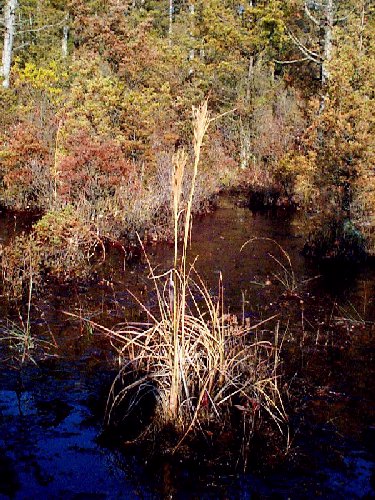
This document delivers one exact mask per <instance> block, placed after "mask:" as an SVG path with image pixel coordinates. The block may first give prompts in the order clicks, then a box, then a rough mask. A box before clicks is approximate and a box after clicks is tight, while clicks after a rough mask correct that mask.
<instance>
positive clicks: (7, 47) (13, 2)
mask: <svg viewBox="0 0 375 500" xmlns="http://www.w3.org/2000/svg"><path fill="white" fill-rule="evenodd" d="M17 3H18V0H7V3H6V5H5V8H4V26H5V33H4V47H3V56H2V67H1V75H2V76H3V78H4V80H3V87H5V88H9V80H10V67H11V64H12V55H13V40H14V34H15V18H16V9H17Z"/></svg>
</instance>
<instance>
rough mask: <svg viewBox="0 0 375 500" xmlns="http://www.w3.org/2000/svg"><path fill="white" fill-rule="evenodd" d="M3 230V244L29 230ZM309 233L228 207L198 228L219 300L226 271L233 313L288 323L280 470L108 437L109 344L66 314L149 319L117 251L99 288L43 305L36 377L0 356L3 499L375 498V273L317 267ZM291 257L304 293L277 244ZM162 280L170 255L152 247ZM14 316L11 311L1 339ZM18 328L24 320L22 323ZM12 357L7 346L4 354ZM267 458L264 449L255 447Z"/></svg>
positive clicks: (139, 268)
mask: <svg viewBox="0 0 375 500" xmlns="http://www.w3.org/2000/svg"><path fill="white" fill-rule="evenodd" d="M19 224H20V223H19V221H15V220H13V219H11V220H9V218H2V219H1V220H0V225H1V234H0V237H1V240H2V241H3V242H4V241H8V240H9V239H11V237H12V235H13V233H14V227H15V225H16V226H17V228H16V230H19V228H20V225H19ZM302 224H303V222H301V221H300V220H299V218H298V217H296V216H295V215H294V216H292V215H290V214H288V213H286V212H279V213H277V214H275V213H262V214H260V213H257V214H254V213H252V212H251V211H249V210H248V209H246V208H242V207H238V206H236V205H235V204H234V203H233V201H232V200H231V199H229V198H224V199H222V200H221V202H220V206H219V208H218V209H217V210H216V211H214V212H213V213H212V214H210V215H208V216H206V217H204V218H202V219H200V220H195V222H194V230H193V236H192V249H191V254H192V255H194V256H195V255H199V258H198V261H197V268H198V270H199V271H200V272H201V274H202V275H203V276H204V277H205V279H206V280H207V282H208V283H209V286H210V287H211V288H212V291H213V293H215V290H216V289H217V282H218V277H219V273H220V271H221V272H222V273H223V279H224V286H225V295H226V298H227V307H228V309H229V311H231V312H235V313H238V314H242V313H244V314H245V315H246V316H249V317H250V318H251V320H252V321H259V320H262V319H264V318H267V317H270V316H272V315H275V314H277V315H278V317H277V319H279V320H280V321H281V330H282V331H285V335H284V345H283V349H282V358H283V369H284V371H285V377H286V378H285V380H286V381H287V384H288V388H289V391H288V393H289V396H290V401H291V402H290V405H289V406H290V408H291V411H290V429H291V436H292V439H291V447H290V451H289V453H288V455H287V456H286V457H285V459H283V460H279V461H278V462H277V463H271V464H267V465H265V466H264V467H257V469H255V470H250V471H249V472H248V473H246V474H241V473H233V472H228V470H226V469H223V468H215V467H211V468H210V467H208V468H205V469H201V468H196V467H194V466H193V465H191V464H190V465H188V464H184V463H175V462H174V461H173V460H171V459H168V460H167V459H166V460H158V461H157V463H155V462H152V464H149V463H145V458H144V457H141V456H140V454H138V453H136V454H134V453H133V452H126V451H125V452H124V451H123V450H122V451H121V449H120V448H119V447H117V446H115V445H114V444H113V442H112V443H109V442H106V441H105V440H104V439H103V438H102V437H101V435H102V428H103V416H104V408H105V402H106V396H107V394H108V389H109V387H110V384H111V382H112V380H113V378H114V376H115V373H116V364H115V361H116V360H115V354H114V352H113V349H111V346H110V345H109V342H108V340H107V339H105V338H103V336H102V335H100V334H98V333H97V332H95V331H93V330H92V329H91V328H89V327H88V326H87V325H86V324H85V323H84V322H83V321H80V320H76V319H74V318H71V317H68V316H66V315H65V314H64V313H63V311H69V312H71V313H74V314H77V315H78V316H85V317H89V318H91V319H92V320H93V321H96V322H98V323H101V324H105V325H113V324H115V323H118V322H121V321H124V320H125V319H127V320H134V319H137V318H138V317H139V315H138V308H137V306H136V304H135V303H134V300H132V299H131V297H130V295H129V293H128V291H127V290H131V291H132V292H133V293H135V294H136V295H137V296H139V297H141V298H142V300H144V301H146V302H147V301H150V302H152V300H153V297H152V293H151V294H150V291H151V288H152V287H151V285H150V284H149V281H148V279H147V266H146V264H145V262H144V261H143V260H141V261H138V262H135V263H133V264H127V265H126V266H125V269H123V262H122V259H121V256H119V255H117V254H115V253H114V255H110V256H109V257H108V258H107V261H106V263H105V264H104V265H103V266H102V267H99V268H98V269H97V273H98V277H97V279H96V280H95V282H94V283H93V284H92V285H85V286H81V285H77V286H73V285H70V286H64V287H59V288H58V289H57V288H56V287H54V288H53V287H51V288H50V290H49V291H47V293H46V295H44V296H43V297H41V298H38V299H36V298H35V299H34V300H33V308H32V335H33V338H35V339H45V340H46V341H48V342H50V343H52V344H53V343H55V342H56V344H57V345H58V348H57V349H55V348H53V347H50V348H45V349H44V351H45V352H44V353H43V352H42V351H41V352H39V351H38V345H37V343H36V346H35V358H36V359H38V363H37V366H35V365H33V364H27V365H25V366H23V367H22V369H16V368H17V367H15V366H14V363H12V362H11V361H12V360H11V359H10V355H11V354H12V353H9V351H8V350H6V349H5V348H4V345H3V344H4V343H2V344H0V355H1V364H0V498H67V499H70V498H72V499H73V498H74V499H75V498H77V499H78V498H93V499H96V498H98V499H100V498H103V499H104V498H155V499H157V498H181V499H183V498H223V499H224V498H241V499H242V498H243V499H247V498H249V499H250V498H296V499H298V498H315V497H321V498H374V497H375V474H374V463H375V446H374V444H375V418H374V417H375V407H374V386H375V377H374V375H375V369H374V367H375V363H374V354H375V350H374V343H373V340H374V334H375V329H374V324H373V322H374V320H375V268H374V264H373V263H372V264H371V263H368V264H366V265H362V266H361V267H355V266H349V265H343V266H340V267H335V268H334V267H333V266H332V265H326V266H319V265H318V264H317V263H314V262H311V261H309V260H306V259H305V258H304V257H303V256H301V254H300V249H301V246H302V241H303V240H302V238H301V237H300V233H301V225H302ZM254 237H257V238H270V239H273V240H275V241H277V243H278V244H279V245H281V246H282V247H283V248H284V249H285V250H286V251H287V252H288V254H289V256H290V259H291V263H292V268H293V272H294V274H295V281H296V286H297V288H296V290H295V292H294V293H293V294H288V293H286V288H285V286H284V285H283V284H282V283H280V282H279V281H278V280H277V278H276V277H275V274H278V275H279V277H280V278H282V279H283V280H284V279H285V277H286V278H287V279H288V280H290V279H291V275H290V273H289V272H288V273H287V275H285V273H284V272H283V270H282V268H281V267H280V265H279V264H278V263H277V262H276V261H275V259H273V258H272V257H271V256H270V254H272V255H273V256H274V257H275V258H277V259H278V260H279V261H280V262H281V263H282V264H283V265H284V266H286V268H287V270H288V271H289V267H288V262H287V260H286V259H285V256H284V255H283V254H282V253H281V252H280V250H279V249H278V247H277V246H276V245H275V243H273V242H271V241H269V240H266V239H257V240H255V241H252V242H250V243H248V244H247V246H246V247H245V248H244V249H243V250H242V251H241V252H240V249H241V246H242V245H243V244H244V243H245V242H246V241H248V240H249V239H251V238H254ZM147 251H148V255H149V258H150V260H151V262H152V264H153V266H158V269H160V271H161V272H162V271H163V270H165V269H168V268H169V267H170V265H171V264H170V263H171V254H172V249H171V247H170V246H168V245H155V246H150V247H149V248H148V249H147ZM10 315H11V311H8V310H6V308H5V306H3V307H2V327H3V326H4V325H5V324H8V326H9V324H10V323H9V322H8V323H7V317H8V316H10ZM12 315H13V316H12V319H13V321H14V322H15V323H16V324H17V322H18V323H19V319H18V317H17V314H14V312H13V313H12ZM2 345H3V347H1V346H2ZM254 454H256V449H254Z"/></svg>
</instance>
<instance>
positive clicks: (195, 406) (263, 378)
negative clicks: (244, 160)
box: [95, 102, 286, 449]
mask: <svg viewBox="0 0 375 500" xmlns="http://www.w3.org/2000/svg"><path fill="white" fill-rule="evenodd" d="M211 120H212V119H211V118H210V117H209V113H208V109H207V102H204V103H203V104H202V105H201V106H200V107H198V108H196V109H193V127H194V140H193V150H194V161H193V174H192V176H191V185H190V192H189V196H188V198H187V201H186V202H185V204H184V203H183V200H182V196H181V194H182V185H183V179H184V172H185V170H186V166H187V163H188V155H187V153H186V152H185V151H184V150H183V149H182V150H179V151H178V152H177V154H176V155H175V157H174V161H173V169H172V185H171V190H172V207H173V222H174V239H175V244H174V262H173V267H172V268H171V269H170V270H169V271H167V272H166V273H164V274H163V275H161V276H157V275H155V273H154V271H153V269H152V267H151V264H150V263H149V267H150V278H151V279H152V281H153V284H154V289H155V293H156V296H157V303H158V307H157V310H156V311H154V310H151V309H150V308H147V307H146V306H145V305H144V304H143V303H142V302H140V301H139V300H138V299H136V300H137V302H138V303H139V306H140V307H141V309H143V311H144V312H145V313H146V315H147V318H148V320H147V322H146V323H142V324H141V323H138V324H127V325H126V326H125V327H123V328H117V329H113V330H109V329H106V328H103V327H100V326H99V325H95V326H97V327H99V328H101V330H102V331H104V332H105V333H106V334H107V335H109V336H110V338H111V340H112V342H113V344H114V345H115V347H116V349H117V351H118V355H119V362H120V366H121V370H120V372H119V374H118V376H117V378H116V380H115V381H114V383H113V385H112V389H111V392H110V396H109V399H108V405H107V422H108V423H110V422H111V420H112V417H113V415H114V414H115V413H116V411H118V408H119V406H120V405H121V404H122V403H123V401H125V400H130V401H131V405H132V406H134V405H136V404H142V403H141V401H140V400H141V399H142V394H144V391H142V390H141V388H143V389H144V388H145V387H148V388H149V390H152V391H153V392H154V393H155V396H156V401H157V404H156V410H155V414H154V418H153V419H152V422H151V425H150V428H149V430H151V429H152V430H153V431H155V430H162V429H165V428H169V429H171V428H172V429H173V430H174V431H175V432H174V434H175V441H174V443H173V447H174V449H177V448H178V447H179V446H180V445H181V443H182V442H183V441H184V440H185V439H186V438H187V437H188V436H191V435H196V434H197V433H199V432H203V434H204V433H205V432H206V431H207V432H210V431H209V430H208V429H214V428H215V429H220V430H221V431H223V430H224V429H228V428H230V427H231V425H232V423H233V422H232V421H233V415H234V416H235V417H236V418H237V419H240V421H241V426H242V427H241V428H242V429H243V431H242V433H243V436H242V438H243V443H248V440H249V436H250V435H251V433H252V432H253V431H254V429H255V428H256V425H257V422H258V421H260V419H259V418H258V417H260V415H264V414H267V415H268V416H270V417H271V420H272V421H273V422H274V423H275V424H276V426H277V427H278V428H279V429H280V430H282V427H283V425H284V423H285V421H286V416H285V411H284V407H283V403H282V399H281V395H280V390H279V375H278V367H279V348H280V346H279V339H278V333H279V329H278V327H277V328H276V333H275V337H274V338H273V339H272V340H273V341H270V340H269V339H265V338H262V337H261V336H258V332H259V331H260V325H252V324H250V321H244V322H243V323H239V322H238V319H237V317H235V316H232V315H228V314H225V311H224V293H223V283H222V277H221V276H220V280H219V286H218V288H219V291H218V296H217V298H215V299H214V298H213V297H212V295H211V294H210V292H209V290H208V288H207V286H206V285H205V283H204V281H203V280H202V278H201V277H200V276H199V274H198V273H197V272H196V270H195V266H194V262H195V261H194V260H193V262H189V259H188V247H189V237H190V232H191V223H192V217H191V211H192V201H193V197H194V188H195V182H196V178H197V176H198V175H199V168H198V167H199V161H200V153H201V148H202V145H203V141H204V136H205V133H206V132H207V129H208V127H209V124H210V122H211ZM180 234H183V241H182V247H181V248H179V247H180V245H179V235H180ZM145 255H146V254H145ZM146 259H147V255H146ZM147 261H148V259H147ZM148 262H149V261H148ZM130 372H132V373H135V374H139V375H138V378H137V377H135V378H134V377H133V378H132V379H131V381H129V378H128V377H127V374H129V373H130ZM125 380H128V382H124V381H125ZM119 387H120V389H119ZM129 398H130V399H129ZM129 411H131V410H130V409H129ZM231 422H232V423H231ZM246 448H247V445H246Z"/></svg>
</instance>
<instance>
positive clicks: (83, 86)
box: [0, 0, 375, 283]
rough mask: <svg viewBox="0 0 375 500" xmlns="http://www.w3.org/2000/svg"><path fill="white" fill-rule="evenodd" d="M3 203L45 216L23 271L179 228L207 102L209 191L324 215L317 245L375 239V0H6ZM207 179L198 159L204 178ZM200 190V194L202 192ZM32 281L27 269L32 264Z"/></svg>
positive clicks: (201, 205)
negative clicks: (175, 182)
mask: <svg viewBox="0 0 375 500" xmlns="http://www.w3.org/2000/svg"><path fill="white" fill-rule="evenodd" d="M0 8H1V10H2V18H1V22H2V24H1V25H2V29H1V42H0V44H1V45H0V49H1V51H2V67H1V75H2V79H3V84H2V86H1V89H0V106H1V109H2V113H1V117H0V204H1V205H2V206H3V207H5V208H7V209H10V210H14V211H32V212H37V213H39V214H42V215H43V217H42V218H41V219H40V220H39V222H38V223H37V224H35V225H34V227H33V230H32V232H31V234H30V235H28V236H25V235H21V236H20V237H18V239H17V240H16V241H15V243H14V245H12V247H11V248H7V249H2V268H3V277H5V281H7V280H8V282H9V283H10V282H11V281H12V279H13V282H14V277H15V273H16V274H17V277H18V278H17V279H19V267H20V260H22V258H23V256H24V255H25V253H29V251H32V252H33V255H35V262H34V264H33V265H34V266H35V267H38V266H39V267H40V268H48V270H49V271H50V272H51V273H52V274H56V275H58V276H63V275H71V274H79V273H81V272H83V271H82V269H83V266H82V268H80V261H82V262H83V261H85V260H86V258H87V255H89V254H90V249H92V248H94V247H95V246H97V245H98V241H100V244H103V242H104V243H105V242H107V241H110V242H115V241H118V240H121V241H123V240H124V238H125V239H127V240H129V239H131V238H132V237H134V235H135V234H136V232H138V233H140V234H141V236H142V238H143V239H144V240H147V239H159V238H168V237H169V236H170V234H171V231H172V228H171V226H170V223H169V222H168V221H169V220H171V210H172V204H171V199H170V189H169V187H168V186H169V185H170V183H171V171H172V168H171V165H172V163H173V157H174V155H175V154H176V152H177V150H178V149H180V148H181V147H184V148H185V149H186V150H187V152H188V153H189V154H190V155H192V154H193V151H192V146H191V143H192V141H191V136H192V130H191V109H192V106H196V105H198V104H199V103H201V102H202V101H203V100H204V99H206V98H208V100H209V108H210V110H211V113H212V116H219V117H220V116H221V117H220V119H218V120H215V122H214V123H213V124H212V127H211V129H210V130H211V132H210V134H209V137H208V138H207V139H206V142H205V147H204V151H203V156H202V164H201V170H200V173H199V176H198V179H197V186H196V190H195V195H194V211H195V212H199V211H204V210H206V209H207V207H208V206H209V204H210V202H211V201H212V199H213V198H214V197H215V195H216V194H217V193H218V192H219V191H221V190H223V189H233V188H236V189H238V188H245V189H246V192H247V193H248V196H249V199H250V200H253V201H254V200H256V201H257V202H258V204H259V203H260V204H262V205H283V206H284V205H288V206H289V205H290V206H294V207H297V208H299V209H300V210H301V211H302V212H303V213H304V214H306V217H307V219H306V228H307V230H306V246H305V250H306V252H307V253H309V254H311V255H314V256H315V255H316V256H320V257H333V258H334V257H345V258H348V257H349V258H357V257H358V256H360V255H365V254H367V255H368V254H370V255H374V254H375V168H374V165H375V162H374V154H375V153H374V99H375V51H374V48H375V7H374V3H373V2H372V1H371V0H340V1H338V0H307V1H303V0H285V1H280V0H268V1H263V0H249V1H242V2H241V1H240V0H239V1H233V0H159V1H157V0H132V1H130V0H121V1H119V0H106V1H105V0H86V1H85V0H74V1H73V0H5V1H4V0H3V1H1V2H0ZM188 184H189V174H188V176H187V180H186V185H188ZM186 198H187V194H185V199H186ZM21 281H22V279H21Z"/></svg>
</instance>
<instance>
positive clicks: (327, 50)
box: [322, 0, 334, 85]
mask: <svg viewBox="0 0 375 500" xmlns="http://www.w3.org/2000/svg"><path fill="white" fill-rule="evenodd" d="M333 12H334V0H327V5H326V8H325V26H324V48H323V62H322V84H323V85H326V84H327V83H328V81H329V77H330V74H329V70H328V65H329V63H330V61H331V59H332V48H333V45H332V30H333V22H334V20H333Z"/></svg>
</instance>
